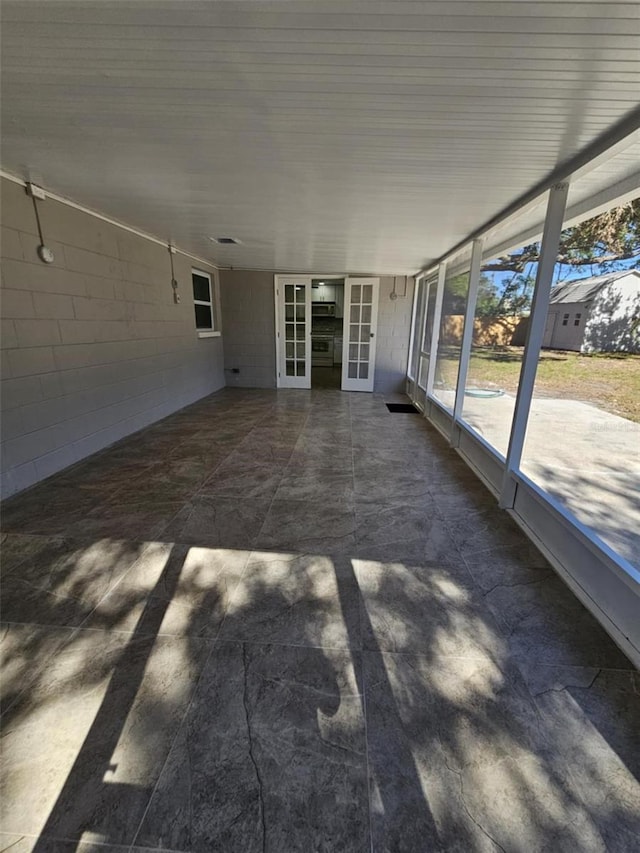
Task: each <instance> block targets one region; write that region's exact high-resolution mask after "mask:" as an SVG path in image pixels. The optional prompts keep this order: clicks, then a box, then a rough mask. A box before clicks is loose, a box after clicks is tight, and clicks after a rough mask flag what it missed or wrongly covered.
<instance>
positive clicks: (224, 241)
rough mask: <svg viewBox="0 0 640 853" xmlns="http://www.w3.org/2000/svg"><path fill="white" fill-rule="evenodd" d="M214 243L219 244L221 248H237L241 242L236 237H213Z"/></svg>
mask: <svg viewBox="0 0 640 853" xmlns="http://www.w3.org/2000/svg"><path fill="white" fill-rule="evenodd" d="M211 239H212V240H213V242H214V243H219V244H220V245H221V246H237V245H238V244H239V243H240V242H241V241H240V240H236V239H235V237H211Z"/></svg>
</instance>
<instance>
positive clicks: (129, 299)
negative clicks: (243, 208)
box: [0, 179, 225, 497]
mask: <svg viewBox="0 0 640 853" xmlns="http://www.w3.org/2000/svg"><path fill="white" fill-rule="evenodd" d="M1 191H2V242H1V246H0V249H1V255H2V289H1V292H0V315H1V317H2V353H1V382H0V401H1V405H2V436H1V437H2V446H1V453H2V497H7V496H9V495H11V494H13V493H15V492H18V491H20V490H22V489H24V488H26V487H27V486H30V485H32V484H33V483H36V482H38V481H40V480H42V479H44V478H45V477H48V476H50V475H51V474H54V473H55V472H56V471H59V470H61V469H62V468H65V467H66V466H68V465H71V464H72V463H74V462H76V461H78V460H80V459H82V458H84V457H86V456H89V455H90V454H92V453H95V452H96V451H98V450H101V449H102V448H104V447H106V446H108V445H109V444H112V443H113V442H114V441H117V440H118V439H120V438H122V437H124V436H126V435H128V434H130V433H132V432H135V431H137V430H139V429H142V428H143V427H145V426H147V425H148V424H150V423H153V422H154V421H157V420H159V419H161V418H163V417H165V416H166V415H168V414H170V413H171V412H174V411H176V410H177V409H180V408H182V407H183V406H186V405H188V404H189V403H191V402H193V401H194V400H197V399H199V398H200V397H203V396H205V395H207V394H209V393H211V392H213V391H216V390H218V389H219V388H221V387H223V386H224V384H225V383H224V371H223V363H224V356H223V348H222V338H221V337H216V338H199V337H198V334H197V332H196V328H195V319H194V310H193V298H192V290H191V268H192V266H195V267H198V268H203V265H202V264H199V263H196V262H192V260H191V259H190V258H188V257H185V256H184V255H180V254H176V255H174V266H175V276H176V278H177V280H178V282H179V290H180V295H181V303H180V304H179V305H175V304H174V302H173V292H172V289H171V284H170V282H171V268H170V260H169V253H168V251H167V249H166V248H165V247H164V246H162V245H158V244H156V243H153V242H152V241H150V240H146V239H144V238H143V237H139V236H137V235H135V234H132V233H131V232H128V231H126V230H124V229H121V228H118V227H117V226H115V225H111V224H109V223H106V222H103V221H102V220H100V219H98V218H96V217H93V216H91V215H89V214H86V213H83V212H82V211H79V210H77V209H75V208H72V207H69V206H68V205H64V204H61V203H59V202H55V201H52V200H51V199H46V200H45V201H43V202H38V204H39V211H40V217H41V222H42V228H43V232H44V236H45V242H46V245H47V246H49V247H50V248H51V249H53V251H54V253H55V261H54V263H53V264H50V265H47V264H44V263H43V262H42V261H40V260H39V258H38V256H37V253H36V249H37V246H38V243H39V238H38V231H37V226H36V220H35V215H34V211H33V203H32V201H31V199H30V198H28V196H27V195H26V193H25V190H24V188H23V187H22V186H20V185H18V184H15V183H14V182H11V181H8V180H5V179H3V180H2V186H1ZM204 269H205V270H206V271H207V272H210V273H211V274H212V277H213V278H214V279H215V275H216V271H215V270H214V269H213V268H212V267H204ZM217 290H218V288H217V287H216V291H217ZM218 317H220V308H219V305H218Z"/></svg>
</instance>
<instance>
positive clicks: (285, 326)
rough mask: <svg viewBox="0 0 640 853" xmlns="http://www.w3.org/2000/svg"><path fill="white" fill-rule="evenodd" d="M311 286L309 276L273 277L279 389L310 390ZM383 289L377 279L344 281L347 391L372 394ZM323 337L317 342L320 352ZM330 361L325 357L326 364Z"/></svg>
mask: <svg viewBox="0 0 640 853" xmlns="http://www.w3.org/2000/svg"><path fill="white" fill-rule="evenodd" d="M311 280H312V276H307V275H277V276H276V277H275V296H276V300H275V301H276V343H277V346H276V352H277V359H276V360H277V386H278V388H311V361H312V342H311V332H312V321H311V301H312V297H311V294H312V290H311ZM379 287H380V279H378V278H348V277H347V278H345V283H344V320H343V321H342V322H343V345H342V346H343V349H342V385H341V387H342V390H343V391H373V381H374V373H375V363H376V362H375V356H376V330H377V320H378V290H379ZM335 336H338V330H337V329H336V333H335ZM320 337H324V336H318V335H317V336H316V338H315V339H314V340H315V341H316V346H319V345H320V340H319V339H320ZM334 339H335V337H334ZM331 351H333V345H332V347H331ZM330 359H331V357H330V356H329V353H328V352H327V364H329V362H330ZM329 366H331V364H329Z"/></svg>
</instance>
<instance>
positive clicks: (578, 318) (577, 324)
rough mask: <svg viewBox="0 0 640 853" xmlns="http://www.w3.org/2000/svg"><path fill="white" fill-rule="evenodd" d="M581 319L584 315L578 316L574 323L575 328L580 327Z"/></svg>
mask: <svg viewBox="0 0 640 853" xmlns="http://www.w3.org/2000/svg"><path fill="white" fill-rule="evenodd" d="M580 317H582V314H576V319H575V320H574V321H573V325H574V326H579V325H580Z"/></svg>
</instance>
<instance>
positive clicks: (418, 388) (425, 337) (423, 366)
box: [411, 276, 438, 410]
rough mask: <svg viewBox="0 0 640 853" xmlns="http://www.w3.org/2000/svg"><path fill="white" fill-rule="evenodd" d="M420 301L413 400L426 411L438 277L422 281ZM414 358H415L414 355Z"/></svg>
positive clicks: (416, 329) (418, 301) (420, 283)
mask: <svg viewBox="0 0 640 853" xmlns="http://www.w3.org/2000/svg"><path fill="white" fill-rule="evenodd" d="M418 287H419V291H418V300H417V303H416V310H417V316H416V326H415V336H414V347H415V350H416V352H415V361H414V365H413V366H414V370H413V388H412V394H411V399H412V400H413V402H414V403H416V404H417V405H418V406H419V407H420V408H421V409H423V410H424V408H425V406H426V403H427V393H428V391H430V389H429V388H428V381H429V361H430V358H431V343H432V340H433V318H434V316H435V303H436V294H437V290H438V277H437V276H435V277H433V278H430V279H422V280H421V281H420V282H419V283H418ZM412 358H414V356H413V354H412Z"/></svg>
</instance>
